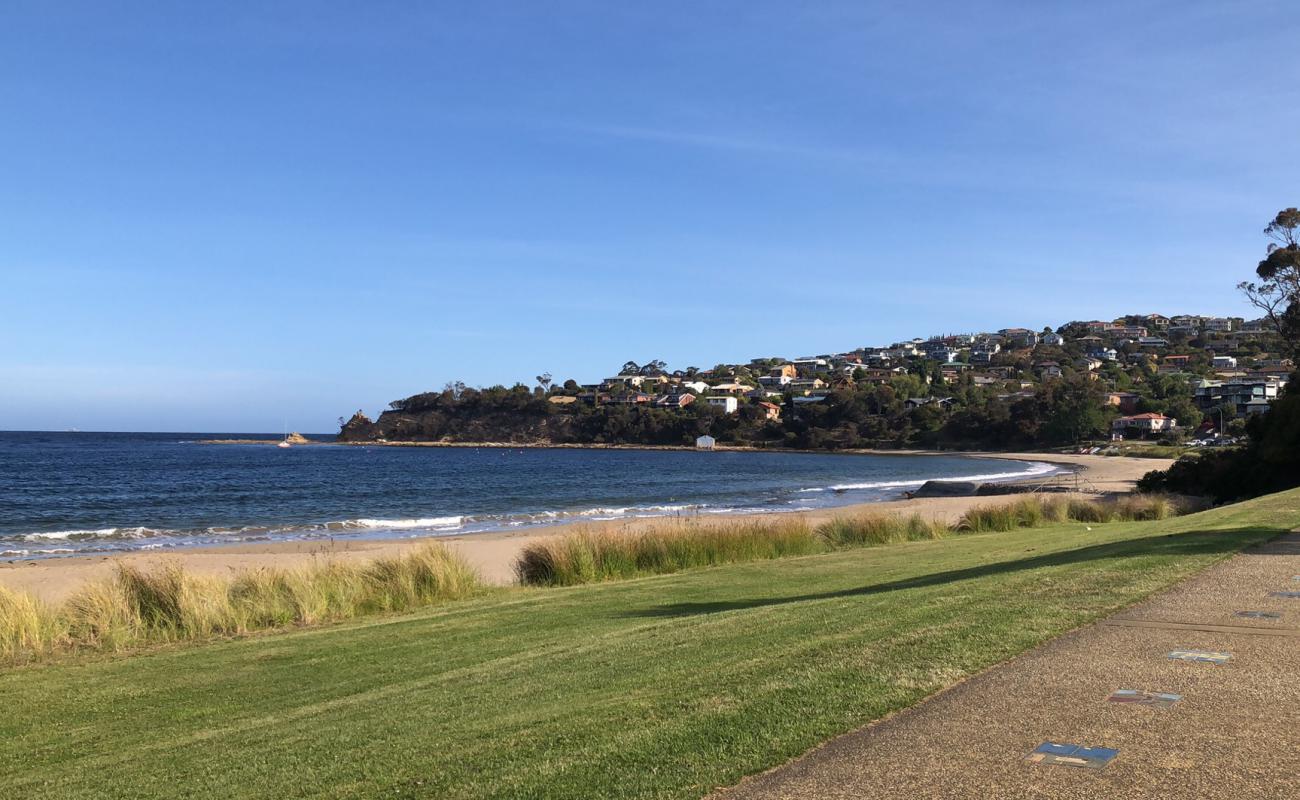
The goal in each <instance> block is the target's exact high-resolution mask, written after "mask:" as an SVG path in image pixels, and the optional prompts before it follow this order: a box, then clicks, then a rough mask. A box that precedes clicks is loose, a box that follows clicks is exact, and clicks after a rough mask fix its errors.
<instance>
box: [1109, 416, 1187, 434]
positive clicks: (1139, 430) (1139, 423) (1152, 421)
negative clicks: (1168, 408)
mask: <svg viewBox="0 0 1300 800" xmlns="http://www.w3.org/2000/svg"><path fill="white" fill-rule="evenodd" d="M1177 427H1178V420H1176V419H1174V418H1173V417H1166V416H1165V415H1164V414H1154V413H1147V414H1133V415H1132V416H1127V417H1118V418H1117V419H1116V420H1115V421H1114V422H1112V423H1111V424H1110V430H1111V433H1112V434H1113V435H1118V436H1120V437H1123V436H1125V435H1129V434H1133V433H1135V434H1137V435H1139V436H1150V435H1151V434H1156V433H1164V432H1165V431H1171V430H1174V429H1175V428H1177Z"/></svg>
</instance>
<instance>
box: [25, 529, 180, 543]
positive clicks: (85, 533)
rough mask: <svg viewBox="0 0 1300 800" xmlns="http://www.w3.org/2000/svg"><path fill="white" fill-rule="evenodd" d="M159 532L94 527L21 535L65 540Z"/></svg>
mask: <svg viewBox="0 0 1300 800" xmlns="http://www.w3.org/2000/svg"><path fill="white" fill-rule="evenodd" d="M158 533H160V531H155V530H153V529H151V528H95V529H78V530H70V531H47V532H45V533H29V534H26V535H24V536H23V541H25V542H41V541H67V540H69V539H143V538H144V537H146V536H153V535H156V534H158Z"/></svg>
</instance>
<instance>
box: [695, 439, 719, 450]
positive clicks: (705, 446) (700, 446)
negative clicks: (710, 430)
mask: <svg viewBox="0 0 1300 800" xmlns="http://www.w3.org/2000/svg"><path fill="white" fill-rule="evenodd" d="M717 443H718V442H717V440H716V439H714V438H713V437H712V436H701V437H700V438H698V439H696V440H695V449H696V450H712V449H713V445H715V444H717Z"/></svg>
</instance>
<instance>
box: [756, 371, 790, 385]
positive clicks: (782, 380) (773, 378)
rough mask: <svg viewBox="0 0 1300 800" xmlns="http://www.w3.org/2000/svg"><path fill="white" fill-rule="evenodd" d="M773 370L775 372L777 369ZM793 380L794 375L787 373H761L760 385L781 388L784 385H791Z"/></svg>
mask: <svg viewBox="0 0 1300 800" xmlns="http://www.w3.org/2000/svg"><path fill="white" fill-rule="evenodd" d="M773 372H774V373H775V370H773ZM793 380H794V376H793V375H786V374H781V375H776V374H773V375H761V376H759V378H758V383H759V385H760V386H763V387H764V388H768V389H780V388H781V387H783V386H787V385H789V383H790V382H791V381H793Z"/></svg>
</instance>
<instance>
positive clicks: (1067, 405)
mask: <svg viewBox="0 0 1300 800" xmlns="http://www.w3.org/2000/svg"><path fill="white" fill-rule="evenodd" d="M1039 391H1040V394H1041V400H1042V401H1045V402H1046V404H1047V413H1046V414H1044V415H1043V416H1044V418H1045V419H1044V423H1043V434H1044V436H1045V438H1046V439H1047V440H1048V441H1049V442H1054V443H1059V444H1064V443H1071V444H1077V443H1079V442H1080V441H1082V440H1084V439H1093V438H1097V437H1098V436H1101V435H1103V434H1104V433H1105V431H1106V425H1107V422H1108V421H1109V413H1108V409H1109V406H1107V405H1106V404H1105V401H1104V398H1103V396H1102V392H1101V390H1100V389H1099V388H1098V387H1097V384H1096V383H1095V382H1093V381H1090V380H1087V379H1086V378H1083V377H1082V376H1076V377H1073V378H1067V379H1066V380H1062V381H1053V382H1052V383H1050V384H1048V385H1047V386H1044V387H1043V388H1042V389H1040V390H1039Z"/></svg>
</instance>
